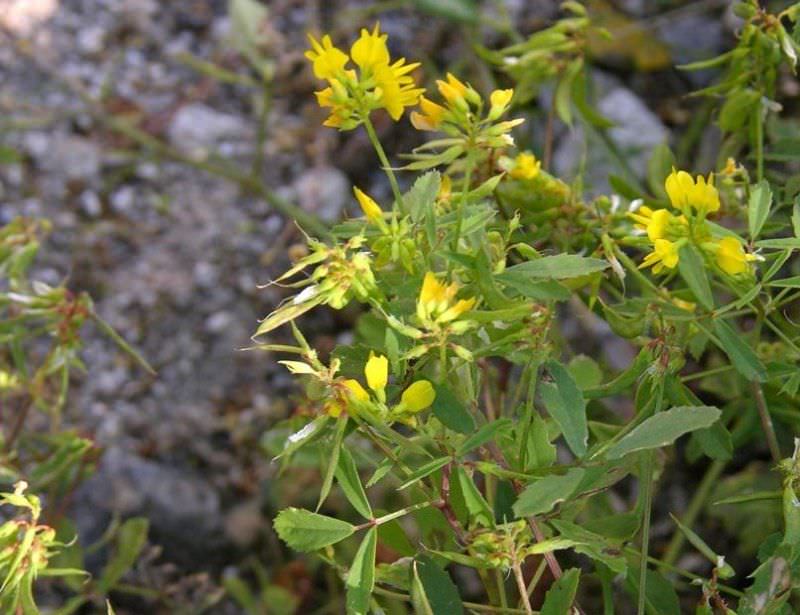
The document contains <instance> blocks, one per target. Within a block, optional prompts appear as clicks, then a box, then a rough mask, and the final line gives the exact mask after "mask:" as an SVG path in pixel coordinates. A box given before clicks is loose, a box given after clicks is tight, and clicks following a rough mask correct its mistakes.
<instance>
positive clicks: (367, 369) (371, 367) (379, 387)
mask: <svg viewBox="0 0 800 615" xmlns="http://www.w3.org/2000/svg"><path fill="white" fill-rule="evenodd" d="M364 376H366V378H367V386H368V387H369V388H370V389H372V390H373V391H375V392H376V393H381V392H382V391H383V390H384V389H385V388H386V383H387V382H388V381H389V360H388V359H387V358H386V357H384V356H382V355H377V356H376V355H374V354H372V353H371V352H370V353H369V360H367V364H366V365H365V366H364Z"/></svg>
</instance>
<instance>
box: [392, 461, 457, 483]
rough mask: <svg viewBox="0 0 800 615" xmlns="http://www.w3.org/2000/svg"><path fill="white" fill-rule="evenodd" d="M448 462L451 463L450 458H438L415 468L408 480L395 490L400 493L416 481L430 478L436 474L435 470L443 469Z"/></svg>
mask: <svg viewBox="0 0 800 615" xmlns="http://www.w3.org/2000/svg"><path fill="white" fill-rule="evenodd" d="M450 461H452V459H451V458H450V457H440V458H439V459H434V460H433V461H429V462H428V463H426V464H425V465H423V466H421V467H419V468H417V469H416V470H415V471H414V472H412V473H411V475H410V476H409V477H408V478H406V480H405V481H403V484H402V485H400V486H399V487H398V488H397V490H398V491H402V490H403V489H406V488H407V487H410V486H411V485H413V484H414V483H416V482H417V481H420V480H422V479H423V478H425V477H426V476H430V475H431V474H433V473H434V472H436V470H439V469H441V468H443V467H444V466H446V465H447V464H448V463H449V462H450Z"/></svg>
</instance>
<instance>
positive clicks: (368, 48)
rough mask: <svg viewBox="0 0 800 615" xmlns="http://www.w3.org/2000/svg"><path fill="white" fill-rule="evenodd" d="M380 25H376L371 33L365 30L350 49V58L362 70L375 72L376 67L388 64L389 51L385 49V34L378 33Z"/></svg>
mask: <svg viewBox="0 0 800 615" xmlns="http://www.w3.org/2000/svg"><path fill="white" fill-rule="evenodd" d="M379 30H380V24H379V23H376V24H375V28H374V29H373V30H372V32H369V31H368V30H367V29H366V28H364V29H362V30H361V36H360V37H359V38H358V39H356V42H354V43H353V46H352V47H350V57H351V58H353V62H355V63H356V64H357V65H358V66H359V68H361V69H362V70H375V68H376V67H378V66H381V65H384V64H389V49H388V48H387V47H386V37H387V35H386V34H381V33H380V32H379Z"/></svg>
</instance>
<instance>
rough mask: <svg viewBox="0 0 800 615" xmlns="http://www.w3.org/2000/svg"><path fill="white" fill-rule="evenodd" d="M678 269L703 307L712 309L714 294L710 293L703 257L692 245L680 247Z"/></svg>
mask: <svg viewBox="0 0 800 615" xmlns="http://www.w3.org/2000/svg"><path fill="white" fill-rule="evenodd" d="M678 271H680V274H681V277H682V278H683V279H684V281H685V282H686V284H687V285H688V286H689V289H690V290H691V291H692V294H694V296H695V297H696V298H697V300H698V301H699V302H700V303H701V304H702V305H703V307H704V308H706V309H707V310H713V309H714V296H713V295H712V294H711V285H710V284H709V283H708V274H707V273H706V265H705V262H704V261H703V257H702V256H701V255H700V253H699V252H698V251H697V248H695V247H694V246H693V245H691V244H686V245H684V246H683V247H682V248H681V250H680V260H679V261H678Z"/></svg>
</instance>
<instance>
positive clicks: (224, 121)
mask: <svg viewBox="0 0 800 615" xmlns="http://www.w3.org/2000/svg"><path fill="white" fill-rule="evenodd" d="M248 132H249V128H248V126H247V125H246V124H245V122H244V121H243V120H242V119H241V118H239V117H237V116H235V115H230V114H227V113H221V112H219V111H215V110H214V109H212V108H210V107H207V106H206V105H203V104H201V103H192V104H189V105H185V106H183V107H181V108H180V109H179V110H178V111H177V113H175V115H174V116H173V117H172V121H171V122H170V125H169V127H168V129H167V136H168V138H169V141H170V143H172V144H173V145H174V146H175V147H177V148H178V149H180V150H181V151H182V152H184V153H187V154H189V155H192V156H194V157H197V158H205V157H207V156H208V154H209V152H210V151H211V150H212V149H215V148H217V147H218V146H219V144H220V143H221V142H223V141H225V140H238V139H245V138H246V137H247V135H248Z"/></svg>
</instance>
